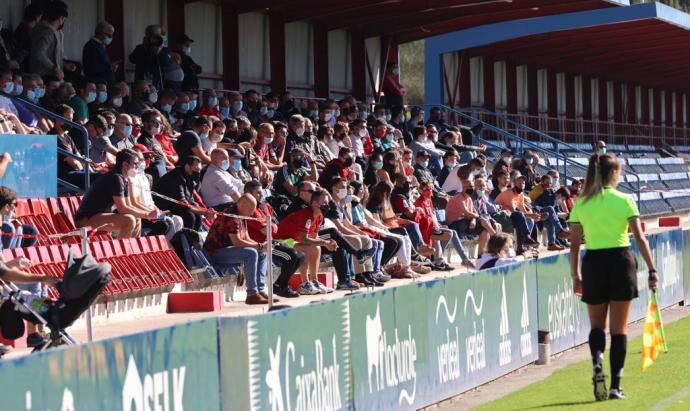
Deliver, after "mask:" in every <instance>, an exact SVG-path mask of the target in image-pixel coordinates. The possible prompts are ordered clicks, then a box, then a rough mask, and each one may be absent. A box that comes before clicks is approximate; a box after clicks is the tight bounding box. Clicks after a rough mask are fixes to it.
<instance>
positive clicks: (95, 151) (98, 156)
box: [85, 116, 118, 166]
mask: <svg viewBox="0 0 690 411" xmlns="http://www.w3.org/2000/svg"><path fill="white" fill-rule="evenodd" d="M85 127H86V131H87V132H88V133H89V158H90V159H91V161H93V162H94V163H106V164H108V166H112V165H114V162H112V161H109V159H108V157H107V155H108V154H110V155H112V156H113V157H115V156H116V155H117V153H118V150H117V148H115V146H113V145H112V144H111V143H110V139H109V138H108V137H106V136H105V134H106V132H107V130H108V123H107V121H106V120H105V118H104V117H103V116H96V117H93V118H92V119H90V120H89V121H87V123H86V126H85Z"/></svg>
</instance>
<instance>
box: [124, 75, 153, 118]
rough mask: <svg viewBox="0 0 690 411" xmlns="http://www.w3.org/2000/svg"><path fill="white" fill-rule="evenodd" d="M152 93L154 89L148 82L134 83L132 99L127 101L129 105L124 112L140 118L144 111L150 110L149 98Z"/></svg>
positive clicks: (151, 105)
mask: <svg viewBox="0 0 690 411" xmlns="http://www.w3.org/2000/svg"><path fill="white" fill-rule="evenodd" d="M153 91H155V89H154V88H153V86H152V85H151V82H150V81H146V80H142V81H137V82H135V83H134V85H133V86H132V98H130V99H129V103H127V106H126V107H125V110H124V111H125V112H126V113H128V114H131V115H135V116H141V115H142V114H143V113H144V111H146V110H150V109H152V108H153V103H152V102H151V99H150V98H149V97H150V95H151V93H152V92H153ZM157 100H158V98H157V93H156V101H157Z"/></svg>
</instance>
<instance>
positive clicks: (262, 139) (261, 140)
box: [254, 123, 283, 171]
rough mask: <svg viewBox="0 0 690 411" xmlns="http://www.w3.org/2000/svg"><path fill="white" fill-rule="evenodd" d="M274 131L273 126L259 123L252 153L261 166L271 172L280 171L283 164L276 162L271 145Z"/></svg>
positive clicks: (276, 158)
mask: <svg viewBox="0 0 690 411" xmlns="http://www.w3.org/2000/svg"><path fill="white" fill-rule="evenodd" d="M274 139H275V131H274V128H273V124H271V123H261V124H260V125H259V127H258V128H257V130H256V144H255V145H254V152H255V153H256V156H257V157H258V158H259V159H260V160H261V163H262V166H263V167H266V169H268V170H271V171H277V170H280V169H281V168H282V167H283V164H282V163H281V162H279V161H278V156H277V153H276V147H275V146H274V145H273V140H274Z"/></svg>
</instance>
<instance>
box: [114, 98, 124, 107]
mask: <svg viewBox="0 0 690 411" xmlns="http://www.w3.org/2000/svg"><path fill="white" fill-rule="evenodd" d="M113 106H115V107H120V106H122V97H115V98H114V99H113Z"/></svg>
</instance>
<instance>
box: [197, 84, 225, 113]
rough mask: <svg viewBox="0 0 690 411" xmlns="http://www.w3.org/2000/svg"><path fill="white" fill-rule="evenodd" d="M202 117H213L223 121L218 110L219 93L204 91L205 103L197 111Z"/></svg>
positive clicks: (212, 90) (209, 90) (211, 90)
mask: <svg viewBox="0 0 690 411" xmlns="http://www.w3.org/2000/svg"><path fill="white" fill-rule="evenodd" d="M196 112H197V113H198V114H199V115H200V116H213V117H216V118H218V119H222V117H221V114H220V111H219V110H218V93H216V90H214V89H212V88H210V89H207V90H206V91H204V102H203V104H202V105H201V107H199V109H198V110H197V111H196Z"/></svg>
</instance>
